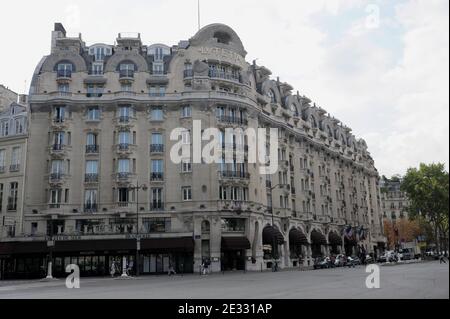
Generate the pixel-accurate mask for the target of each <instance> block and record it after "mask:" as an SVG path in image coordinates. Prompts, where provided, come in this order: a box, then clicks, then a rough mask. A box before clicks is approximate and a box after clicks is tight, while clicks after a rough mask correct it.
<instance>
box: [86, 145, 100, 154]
mask: <svg viewBox="0 0 450 319" xmlns="http://www.w3.org/2000/svg"><path fill="white" fill-rule="evenodd" d="M99 149H100V148H99V146H98V145H86V154H98V153H99Z"/></svg>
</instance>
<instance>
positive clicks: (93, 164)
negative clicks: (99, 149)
mask: <svg viewBox="0 0 450 319" xmlns="http://www.w3.org/2000/svg"><path fill="white" fill-rule="evenodd" d="M86 174H98V161H86Z"/></svg>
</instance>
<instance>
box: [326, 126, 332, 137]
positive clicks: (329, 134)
mask: <svg viewBox="0 0 450 319" xmlns="http://www.w3.org/2000/svg"><path fill="white" fill-rule="evenodd" d="M327 131H328V132H327V133H328V137H333V131H332V130H331V128H330V126H328V125H327Z"/></svg>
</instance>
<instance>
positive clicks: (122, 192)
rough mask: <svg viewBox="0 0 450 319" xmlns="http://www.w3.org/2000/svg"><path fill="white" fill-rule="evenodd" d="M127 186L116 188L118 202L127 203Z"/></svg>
mask: <svg viewBox="0 0 450 319" xmlns="http://www.w3.org/2000/svg"><path fill="white" fill-rule="evenodd" d="M128 196H129V193H128V188H119V189H118V202H119V203H128V200H129V198H128Z"/></svg>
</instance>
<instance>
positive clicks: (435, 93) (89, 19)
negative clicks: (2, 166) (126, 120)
mask: <svg viewBox="0 0 450 319" xmlns="http://www.w3.org/2000/svg"><path fill="white" fill-rule="evenodd" d="M2 11H3V14H2V19H0V34H1V39H2V50H0V83H1V84H4V85H6V86H9V87H10V88H12V89H14V90H16V91H18V92H26V91H27V90H28V89H27V87H28V85H29V83H30V78H31V74H32V72H33V70H34V68H35V66H36V64H37V63H38V62H39V60H40V58H41V57H42V56H43V55H46V54H48V53H49V50H50V32H51V30H52V28H53V23H54V22H62V23H64V25H65V27H66V29H67V30H68V33H69V35H75V34H78V33H79V32H81V33H82V34H83V39H84V40H85V41H86V43H87V44H88V45H90V44H93V43H96V42H106V43H113V42H114V40H115V38H116V36H117V34H118V33H119V32H140V33H141V36H142V38H143V41H144V43H145V44H152V43H156V42H162V43H166V44H168V45H173V44H177V43H178V41H179V40H183V39H189V38H190V37H191V36H192V35H194V34H195V32H196V31H197V0H130V1H123V0H121V1H116V0H90V1H85V0H82V1H71V0H59V1H50V0H41V1H24V0H15V1H9V2H8V5H7V6H6V7H5V5H3V6H2ZM215 22H221V23H225V24H228V25H229V26H231V27H232V28H233V29H234V30H236V32H237V33H238V34H239V35H240V37H241V39H242V41H243V43H244V46H245V47H246V50H247V51H248V56H247V60H248V61H252V60H253V59H258V60H257V63H258V64H261V65H265V66H266V67H268V68H269V69H270V70H272V73H273V74H274V76H280V78H281V80H282V81H285V82H288V83H290V84H292V85H293V86H294V87H295V90H299V91H300V93H301V94H304V95H306V96H308V97H310V98H311V99H312V100H313V101H315V102H316V103H317V104H318V105H319V106H321V107H323V108H325V109H326V110H327V111H328V112H330V113H331V114H332V115H333V116H335V117H337V118H339V119H340V120H341V121H343V122H344V123H345V124H346V125H348V126H350V127H351V128H353V131H354V133H355V134H356V136H358V137H362V138H364V139H366V141H367V143H368V145H369V150H370V152H371V153H372V155H373V157H374V159H375V161H376V166H377V167H378V169H379V171H380V173H381V174H385V175H387V176H390V175H393V174H396V173H400V174H403V173H404V172H405V171H406V169H407V168H408V167H411V166H417V165H418V164H419V163H420V162H427V163H428V162H445V163H446V165H447V169H448V163H449V119H448V116H449V89H448V86H449V40H448V38H449V34H448V33H449V1H448V0H409V1H407V0H397V1H394V0H369V1H363V0H314V1H312V0H277V1H273V0H226V1H225V0H201V24H202V25H203V26H204V25H205V24H209V23H215Z"/></svg>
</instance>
